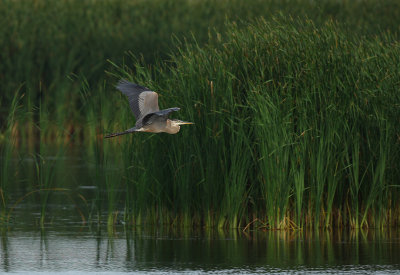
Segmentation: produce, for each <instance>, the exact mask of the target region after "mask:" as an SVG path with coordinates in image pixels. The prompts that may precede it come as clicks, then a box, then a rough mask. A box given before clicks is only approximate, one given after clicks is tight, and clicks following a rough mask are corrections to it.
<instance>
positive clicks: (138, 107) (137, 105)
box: [117, 79, 159, 120]
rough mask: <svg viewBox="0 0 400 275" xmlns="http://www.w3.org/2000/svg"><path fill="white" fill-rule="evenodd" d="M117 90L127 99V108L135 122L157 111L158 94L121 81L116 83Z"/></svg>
mask: <svg viewBox="0 0 400 275" xmlns="http://www.w3.org/2000/svg"><path fill="white" fill-rule="evenodd" d="M117 89H118V90H120V91H121V92H122V93H123V94H124V95H126V96H127V97H128V101H129V106H130V107H131V110H132V112H133V114H134V115H135V117H136V120H139V119H141V118H142V117H144V116H145V115H147V114H149V113H152V112H157V111H158V110H159V108H158V94H157V93H156V92H153V91H151V90H150V89H149V88H146V87H143V86H140V85H138V84H135V83H132V82H129V81H127V80H124V79H123V80H121V81H120V82H119V83H118V85H117Z"/></svg>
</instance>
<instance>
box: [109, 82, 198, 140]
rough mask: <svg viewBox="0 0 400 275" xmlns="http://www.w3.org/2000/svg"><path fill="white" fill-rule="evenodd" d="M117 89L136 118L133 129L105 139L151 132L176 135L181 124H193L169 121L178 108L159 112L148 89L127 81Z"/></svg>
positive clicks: (153, 96)
mask: <svg viewBox="0 0 400 275" xmlns="http://www.w3.org/2000/svg"><path fill="white" fill-rule="evenodd" d="M117 89H118V90H120V91H121V92H122V93H123V94H124V95H126V96H127V97H128V101H129V106H130V107H131V110H132V112H133V114H134V116H135V118H136V124H135V127H133V128H130V129H128V130H126V131H124V132H120V133H114V134H110V135H107V136H105V138H110V137H115V136H120V135H125V134H129V133H132V132H152V133H161V132H166V133H169V134H176V133H177V132H179V129H180V126H179V125H183V124H193V123H192V122H185V121H181V120H178V119H172V120H171V119H169V118H168V116H169V114H170V113H171V112H174V111H179V110H180V108H178V107H173V108H168V109H164V110H160V109H159V107H158V94H157V93H156V92H154V91H151V90H150V89H149V88H146V87H143V86H140V85H138V84H135V83H131V82H129V81H127V80H124V79H123V80H120V81H119V83H118V85H117Z"/></svg>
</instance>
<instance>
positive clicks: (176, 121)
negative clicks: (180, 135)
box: [171, 119, 194, 134]
mask: <svg viewBox="0 0 400 275" xmlns="http://www.w3.org/2000/svg"><path fill="white" fill-rule="evenodd" d="M184 124H194V123H193V122H187V121H182V120H179V119H171V130H172V131H174V134H175V133H177V132H179V130H180V129H181V126H180V125H184ZM172 131H171V132H172Z"/></svg>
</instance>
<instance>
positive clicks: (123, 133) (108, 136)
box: [104, 128, 136, 138]
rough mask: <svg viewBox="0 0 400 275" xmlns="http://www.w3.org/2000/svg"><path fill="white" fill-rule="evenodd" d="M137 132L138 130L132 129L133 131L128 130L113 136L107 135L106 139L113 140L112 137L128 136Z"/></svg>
mask: <svg viewBox="0 0 400 275" xmlns="http://www.w3.org/2000/svg"><path fill="white" fill-rule="evenodd" d="M135 130H136V129H134V128H132V129H129V130H126V131H124V132H120V133H113V134H109V135H106V136H105V137H104V138H112V137H117V136H122V135H126V134H129V133H133V132H135Z"/></svg>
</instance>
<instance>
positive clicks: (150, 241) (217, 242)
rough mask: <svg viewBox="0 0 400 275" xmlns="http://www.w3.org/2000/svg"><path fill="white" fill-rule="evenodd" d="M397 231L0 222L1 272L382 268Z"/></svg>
mask: <svg viewBox="0 0 400 275" xmlns="http://www.w3.org/2000/svg"><path fill="white" fill-rule="evenodd" d="M399 235H400V233H399V232H398V231H395V232H392V231H371V230H370V231H368V232H366V231H354V232H347V233H340V234H332V233H319V234H318V233H303V232H277V231H274V232H252V233H249V234H244V233H242V232H237V231H234V232H232V231H231V232H223V231H213V232H210V231H194V232H193V231H192V232H190V231H179V230H178V231H176V230H171V229H170V230H167V231H162V230H157V231H154V230H144V229H141V228H135V229H129V230H128V229H124V228H122V227H121V228H116V230H115V231H114V232H113V233H109V232H107V230H102V229H101V228H89V227H78V226H75V227H68V228H67V227H59V228H57V227H50V228H46V229H44V230H36V231H32V230H31V229H24V228H19V229H12V230H7V229H5V228H3V229H2V231H1V253H0V256H1V263H0V271H1V272H22V271H37V272H54V271H63V272H65V271H86V272H87V271H91V272H104V271H112V272H145V271H146V272H166V273H181V272H183V273H185V272H188V273H190V272H192V271H196V272H197V273H203V272H213V273H238V272H239V273H265V272H274V273H286V272H289V273H293V272H305V271H307V273H308V272H315V273H321V272H322V273H337V272H338V271H339V272H342V273H349V274H353V273H355V272H359V273H365V272H372V271H374V272H378V271H379V272H381V273H382V274H384V273H390V272H398V271H400V257H399V255H400V236H399Z"/></svg>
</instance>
